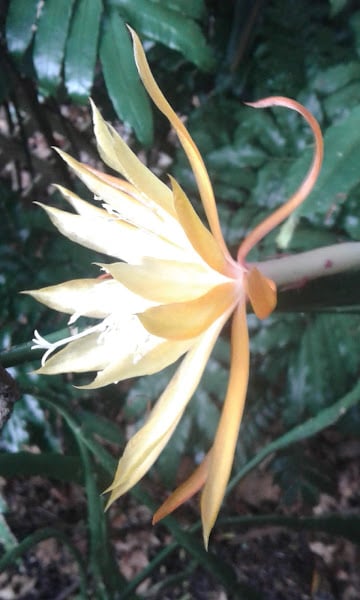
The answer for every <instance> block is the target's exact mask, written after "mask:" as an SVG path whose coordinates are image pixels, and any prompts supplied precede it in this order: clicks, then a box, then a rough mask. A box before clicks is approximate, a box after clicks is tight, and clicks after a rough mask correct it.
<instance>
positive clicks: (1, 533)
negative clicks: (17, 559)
mask: <svg viewBox="0 0 360 600" xmlns="http://www.w3.org/2000/svg"><path fill="white" fill-rule="evenodd" d="M6 512H7V506H6V503H5V501H4V499H3V497H2V496H0V544H1V546H2V547H3V549H4V550H5V552H10V551H11V550H13V549H14V548H16V546H17V539H16V537H15V536H14V534H13V532H12V531H11V529H10V527H9V525H8V524H7V522H6V519H5V516H4V515H5V513H6Z"/></svg>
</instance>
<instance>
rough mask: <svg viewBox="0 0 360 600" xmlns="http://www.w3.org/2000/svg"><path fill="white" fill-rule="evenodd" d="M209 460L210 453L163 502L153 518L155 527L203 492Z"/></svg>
mask: <svg viewBox="0 0 360 600" xmlns="http://www.w3.org/2000/svg"><path fill="white" fill-rule="evenodd" d="M209 458H210V454H209V453H208V454H207V455H206V456H205V458H204V460H203V461H202V462H201V463H200V465H199V466H198V467H197V468H196V469H195V471H194V472H193V473H192V474H191V475H190V477H188V479H186V480H185V481H184V482H183V483H182V484H181V485H179V487H177V488H176V490H174V491H173V493H172V494H170V496H169V497H168V498H167V499H166V500H165V502H163V504H162V505H161V506H160V507H159V508H158V509H157V511H156V512H155V514H154V516H153V520H152V523H153V525H155V524H156V523H158V522H159V521H161V519H164V518H165V517H167V516H168V515H169V514H170V513H172V512H173V511H174V510H175V509H176V508H178V507H179V506H180V505H181V504H184V502H186V501H187V500H189V498H191V497H192V496H194V494H196V493H197V492H198V491H199V490H201V488H202V487H203V485H204V483H205V481H206V477H207V474H208V468H209Z"/></svg>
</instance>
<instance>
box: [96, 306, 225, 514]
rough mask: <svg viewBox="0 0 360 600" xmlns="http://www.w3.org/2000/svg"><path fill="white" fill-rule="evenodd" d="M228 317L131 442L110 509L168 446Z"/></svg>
mask: <svg viewBox="0 0 360 600" xmlns="http://www.w3.org/2000/svg"><path fill="white" fill-rule="evenodd" d="M228 317H229V313H226V314H225V315H222V316H221V318H220V319H218V320H217V321H216V322H215V323H213V324H212V326H211V327H210V328H209V329H208V330H207V331H205V332H204V333H203V335H201V336H200V337H199V338H198V339H197V340H196V341H195V342H194V345H193V347H192V348H191V349H190V350H189V352H188V354H187V355H186V356H185V358H184V359H183V361H182V363H181V365H180V367H179V368H178V370H177V371H176V373H175V375H174V376H173V378H172V379H171V381H170V383H169V384H168V386H167V387H166V389H165V390H164V392H163V393H162V395H161V396H160V398H159V400H158V401H157V403H156V404H155V406H154V408H153V409H152V411H151V413H150V416H149V418H148V420H147V422H146V423H145V425H144V426H143V427H142V428H141V429H140V430H139V431H138V432H137V433H136V434H135V435H134V436H133V437H132V438H131V440H130V441H129V442H128V444H127V446H126V448H125V450H124V454H123V456H122V457H121V459H120V461H119V464H118V467H117V470H116V473H115V478H114V481H113V483H112V485H111V486H110V488H108V491H111V495H110V498H109V501H108V504H107V506H109V505H110V504H112V503H113V502H114V500H116V499H117V498H119V497H120V496H121V495H122V494H124V493H125V492H127V491H128V490H129V489H130V488H132V487H133V486H134V485H136V484H137V483H138V481H139V480H140V479H141V478H142V477H143V475H145V473H146V472H147V471H148V470H149V469H150V467H151V466H152V465H153V464H154V462H155V460H156V459H157V457H158V456H159V454H160V453H161V451H162V450H163V448H164V447H165V446H166V444H167V442H168V441H169V439H170V437H171V435H172V433H173V431H174V430H175V428H176V426H177V424H178V422H179V420H180V418H181V416H182V414H183V412H184V410H185V408H186V405H187V403H188V402H189V400H190V398H191V396H192V395H193V393H194V391H195V389H196V387H197V385H198V383H199V381H200V378H201V376H202V373H203V371H204V369H205V366H206V363H207V361H208V359H209V356H210V353H211V351H212V349H213V347H214V344H215V342H216V339H217V337H218V335H219V333H220V331H221V329H222V327H223V325H224V323H225V322H226V320H227V319H228Z"/></svg>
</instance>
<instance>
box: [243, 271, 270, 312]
mask: <svg viewBox="0 0 360 600" xmlns="http://www.w3.org/2000/svg"><path fill="white" fill-rule="evenodd" d="M245 282H246V283H245V285H246V293H247V295H248V297H249V300H250V302H251V306H252V307H253V310H254V313H255V314H256V316H257V317H258V318H259V319H266V318H267V317H268V316H269V315H270V314H271V313H272V312H273V310H274V309H275V307H276V300H277V298H276V285H275V283H274V282H273V281H272V280H271V279H268V278H267V277H265V275H263V274H262V273H261V272H260V271H259V269H257V268H256V267H253V268H252V269H251V270H250V271H249V273H248V274H247V275H246V278H245Z"/></svg>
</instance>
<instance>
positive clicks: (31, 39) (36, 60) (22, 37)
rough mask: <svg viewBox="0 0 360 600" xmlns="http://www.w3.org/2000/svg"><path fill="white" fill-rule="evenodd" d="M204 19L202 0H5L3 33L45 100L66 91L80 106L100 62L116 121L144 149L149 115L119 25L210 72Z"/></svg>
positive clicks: (210, 56)
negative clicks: (133, 134)
mask: <svg viewBox="0 0 360 600" xmlns="http://www.w3.org/2000/svg"><path fill="white" fill-rule="evenodd" d="M205 17H206V10H205V5H204V3H203V1H202V0H194V1H193V2H185V3H181V2H169V1H167V0H161V1H159V0H104V1H102V0H46V2H44V3H43V4H39V3H38V2H36V1H33V0H29V1H28V0H10V1H9V7H8V13H7V18H6V24H5V32H4V33H5V38H6V43H7V48H8V51H9V53H10V55H11V56H12V57H13V58H14V59H15V61H16V64H17V68H18V69H19V71H20V72H21V73H26V74H27V75H28V74H31V75H33V76H35V80H36V85H37V86H38V89H39V91H40V93H41V94H43V95H44V96H45V97H47V96H50V95H51V96H55V97H57V98H60V97H61V96H62V95H63V91H64V90H63V87H64V86H65V89H66V92H67V94H68V96H69V98H70V99H71V100H72V101H73V102H80V103H87V102H88V97H89V96H90V95H91V90H92V87H93V82H94V78H95V76H96V65H97V62H98V61H97V59H98V58H99V59H100V63H101V68H102V74H103V77H104V81H105V85H106V88H107V91H108V94H109V97H110V99H111V102H112V104H113V107H114V109H115V112H116V114H117V115H118V116H119V117H120V118H121V119H122V120H123V121H125V122H126V123H128V124H129V125H130V126H131V127H132V128H133V129H134V130H135V132H136V135H137V137H138V139H139V140H140V141H141V142H142V143H143V144H150V143H151V141H152V137H153V132H152V128H153V124H152V113H151V110H150V104H149V100H148V98H147V96H146V95H145V93H144V91H143V87H142V85H141V83H140V79H139V76H138V74H137V71H136V68H135V62H134V57H133V52H132V44H131V43H130V37H129V33H128V32H127V30H126V24H129V25H131V26H132V27H133V28H134V29H136V31H137V32H138V33H139V35H141V36H142V37H143V38H144V39H149V40H154V41H156V42H161V43H162V44H164V45H165V46H167V47H168V48H172V49H174V50H177V51H178V52H180V53H181V54H183V55H184V57H185V58H186V59H187V60H189V61H191V62H193V63H194V64H195V65H196V66H198V67H199V68H200V69H204V70H209V69H211V68H213V67H214V65H215V63H214V57H213V53H212V50H211V48H210V46H209V45H208V44H207V42H206V39H205V37H204V34H203V32H202V29H201V22H204V19H205ZM199 21H200V23H199Z"/></svg>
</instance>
